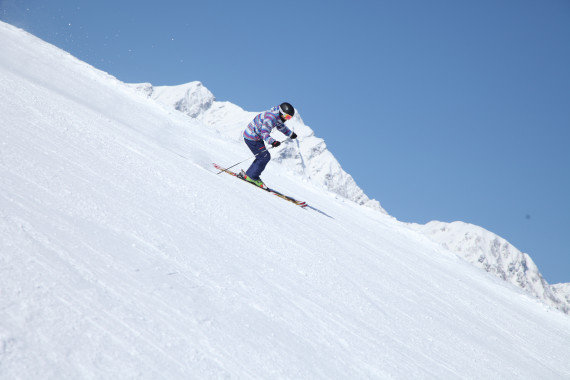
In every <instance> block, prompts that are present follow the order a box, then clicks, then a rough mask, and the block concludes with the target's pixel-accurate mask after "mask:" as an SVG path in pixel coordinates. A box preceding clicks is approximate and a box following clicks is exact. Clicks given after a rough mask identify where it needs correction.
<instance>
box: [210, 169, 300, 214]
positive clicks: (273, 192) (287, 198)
mask: <svg viewBox="0 0 570 380" xmlns="http://www.w3.org/2000/svg"><path fill="white" fill-rule="evenodd" d="M214 167H215V168H216V169H218V170H221V171H223V172H224V173H228V174H229V175H231V176H234V177H236V178H239V179H241V180H242V181H245V182H247V183H250V184H252V185H253V186H255V187H257V188H259V189H261V190H265V191H267V192H269V193H271V194H273V195H275V196H277V197H279V198H281V199H285V200H286V201H289V202H291V203H293V204H296V205H297V206H299V207H303V208H305V207H307V203H306V202H303V201H298V200H296V199H295V198H293V197H290V196H288V195H285V194H281V193H280V192H278V191H277V190H273V189H270V188H263V187H259V186H257V185H255V184H253V183H251V182H248V181H246V180H245V179H243V178H240V177H238V175H237V173H235V172H232V171H231V170H228V169H225V168H223V167H221V166H220V165H218V164H214Z"/></svg>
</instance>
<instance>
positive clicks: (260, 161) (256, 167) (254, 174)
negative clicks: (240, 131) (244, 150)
mask: <svg viewBox="0 0 570 380" xmlns="http://www.w3.org/2000/svg"><path fill="white" fill-rule="evenodd" d="M244 141H245V143H246V145H247V146H248V148H249V149H250V150H251V152H252V153H253V154H255V155H256V156H255V160H253V162H252V163H251V165H250V167H249V169H247V171H246V172H245V174H247V176H248V177H250V178H252V179H254V180H256V181H257V180H259V176H260V175H261V173H262V172H263V170H265V167H266V166H267V163H268V162H269V160H271V155H270V154H269V152H268V151H267V149H266V148H265V144H264V143H263V141H251V140H248V139H244Z"/></svg>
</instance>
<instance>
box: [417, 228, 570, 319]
mask: <svg viewBox="0 0 570 380" xmlns="http://www.w3.org/2000/svg"><path fill="white" fill-rule="evenodd" d="M411 226H412V227H413V228H415V229H417V230H419V231H421V232H422V233H424V234H426V235H427V236H428V237H429V238H430V239H432V240H433V241H435V242H437V243H439V244H441V245H442V246H443V247H445V248H446V249H449V250H450V251H452V252H454V253H456V254H457V255H459V256H460V257H462V258H464V259H466V260H467V261H469V262H470V263H472V264H474V265H475V266H477V267H479V268H482V269H484V270H485V271H487V272H489V273H492V274H494V275H496V276H497V277H499V278H500V279H502V280H504V281H507V282H510V283H512V284H513V285H516V286H518V287H520V288H522V289H525V290H526V291H527V292H529V293H530V294H532V295H534V296H536V297H538V298H539V299H541V300H543V301H545V302H546V303H548V304H549V305H552V306H554V307H556V308H558V309H560V310H562V311H563V312H565V313H569V312H570V302H568V298H567V297H564V296H563V294H564V291H565V289H566V290H567V289H568V287H565V286H563V285H564V284H560V286H559V287H558V289H559V290H558V291H556V290H555V289H553V288H552V287H551V286H550V285H549V284H548V283H547V282H546V280H545V279H544V278H543V277H542V274H541V273H540V271H539V270H538V267H537V266H536V264H535V263H534V261H532V259H531V257H530V256H529V255H527V254H526V253H522V252H521V251H519V250H518V249H517V248H515V247H514V246H513V245H511V244H510V243H509V242H508V241H506V240H505V239H503V238H501V237H500V236H498V235H496V234H494V233H492V232H490V231H487V230H486V229H484V228H482V227H479V226H475V225H473V224H469V223H464V222H453V223H445V222H439V221H433V222H429V223H427V224H425V225H419V224H411ZM566 285H570V284H566ZM560 295H562V296H560Z"/></svg>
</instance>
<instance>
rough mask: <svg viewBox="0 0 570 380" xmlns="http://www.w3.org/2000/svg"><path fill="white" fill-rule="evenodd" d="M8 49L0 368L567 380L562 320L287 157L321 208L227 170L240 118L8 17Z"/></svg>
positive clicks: (568, 338)
mask: <svg viewBox="0 0 570 380" xmlns="http://www.w3.org/2000/svg"><path fill="white" fill-rule="evenodd" d="M0 46H2V54H0V121H1V122H0V378H1V379H84V378H97V379H99V378H101V379H221V378H224V379H228V378H237V379H243V378H247V379H273V378H281V379H355V378H374V379H383V378H398V379H409V378H414V379H416V378H418V379H422V378H423V379H447V378H469V379H474V378H486V379H505V378H509V379H567V378H570V362H569V361H568V360H567V359H568V357H570V344H568V343H569V342H570V318H568V316H567V315H564V314H563V313H560V312H557V311H554V310H553V309H552V308H551V307H549V306H546V305H544V304H543V303H540V302H538V301H537V300H536V299H535V298H533V297H530V296H528V295H527V294H526V293H525V292H523V291H522V290H519V289H518V288H517V287H515V286H513V285H511V284H508V283H506V282H503V281H500V280H498V279H495V278H493V277H491V276H489V275H487V274H486V273H484V272H483V271H481V270H480V269H478V268H475V267H473V266H472V265H471V264H468V263H466V262H465V261H464V260H461V259H459V258H457V256H456V255H455V254H454V253H452V252H451V251H449V250H447V249H445V248H444V247H442V246H441V245H439V244H436V243H434V242H433V241H431V240H430V239H428V238H427V237H426V236H425V235H424V234H422V233H419V232H417V231H415V230H413V229H411V228H410V227H409V226H408V225H406V224H404V223H400V222H398V221H397V220H395V219H394V218H392V217H390V216H389V215H386V214H384V213H382V212H377V211H374V210H372V209H370V208H368V207H362V206H361V205H358V204H356V203H354V202H353V201H350V200H347V199H345V198H343V197H340V196H338V197H334V196H331V193H330V192H329V191H328V190H326V189H323V187H322V184H320V183H313V182H312V181H301V180H299V177H298V176H299V175H298V174H297V172H296V171H294V170H292V169H291V167H290V166H289V165H288V162H287V161H288V160H287V159H284V160H283V162H282V163H281V164H279V163H277V162H276V163H275V165H273V166H272V167H271V170H270V171H268V173H267V174H266V178H265V179H266V180H267V181H268V182H270V183H271V184H272V185H273V186H275V188H277V189H279V190H282V191H283V192H285V193H287V194H291V195H294V196H295V197H298V198H299V199H302V200H305V201H307V202H308V203H309V205H312V206H313V207H314V208H315V209H318V210H321V211H323V212H321V213H319V212H316V211H315V210H313V209H302V208H300V207H297V206H294V205H292V204H291V203H288V202H285V201H283V200H281V199H279V198H277V197H274V196H271V195H270V194H267V193H265V192H263V191H259V190H257V189H255V188H253V187H252V186H251V185H248V184H246V183H243V182H241V181H238V180H236V179H235V178H232V177H230V176H227V175H224V174H221V175H217V174H216V171H214V170H212V167H211V162H212V161H213V160H225V161H227V162H232V161H235V158H236V157H241V156H242V155H243V152H244V149H243V144H242V143H241V142H240V141H238V140H239V139H238V138H237V137H233V136H231V131H230V130H229V129H228V130H227V132H228V133H230V134H227V133H226V132H225V129H224V126H218V127H214V128H212V127H211V124H206V123H204V122H203V121H201V120H200V119H199V118H198V117H190V116H187V115H184V114H182V113H180V112H175V111H169V110H167V109H166V108H165V107H164V106H163V105H161V104H158V103H157V102H156V101H155V100H153V99H150V98H148V97H146V96H141V95H140V93H138V92H136V91H134V90H133V89H132V88H131V87H130V86H127V85H125V84H123V83H121V82H120V81H118V80H116V79H115V78H113V77H112V76H110V75H108V74H106V73H103V72H101V71H99V70H96V69H95V68H93V67H91V66H89V65H87V64H85V63H83V62H81V61H79V60H77V59H75V58H73V57H72V56H70V55H69V54H67V53H65V52H63V51H61V50H59V49H57V48H55V47H53V46H51V45H49V44H47V43H45V42H43V41H41V40H38V39H37V38H35V37H33V36H31V35H29V34H27V33H25V32H23V31H21V30H19V29H17V28H14V27H11V26H9V25H6V24H4V23H1V22H0ZM228 112H230V111H228ZM205 116H206V115H204V117H205ZM299 143H300V149H304V148H303V147H302V146H303V144H304V143H305V140H300V142H299ZM288 157H292V155H289V156H288Z"/></svg>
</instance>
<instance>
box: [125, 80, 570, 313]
mask: <svg viewBox="0 0 570 380" xmlns="http://www.w3.org/2000/svg"><path fill="white" fill-rule="evenodd" d="M131 86H132V87H134V88H135V89H137V90H138V91H140V92H142V93H143V94H145V95H146V96H149V97H152V98H153V99H155V100H157V101H158V102H159V103H161V104H164V105H165V106H166V107H167V108H168V109H174V110H177V111H180V112H182V113H184V114H186V115H188V116H190V117H191V118H193V119H197V120H199V121H200V122H201V123H202V124H203V125H205V126H207V127H210V128H213V129H215V130H216V131H217V132H219V133H220V134H222V135H224V136H225V137H227V138H228V139H230V140H235V141H241V139H242V132H243V129H244V126H245V125H247V123H249V122H250V121H251V120H252V119H253V118H254V117H255V115H256V114H257V112H246V111H244V110H243V109H242V108H240V107H238V106H236V105H234V104H232V103H230V102H218V101H216V99H215V97H214V95H213V94H212V93H211V92H210V91H209V90H208V89H207V88H205V87H204V86H203V85H202V83H200V82H191V83H187V84H184V85H180V86H162V87H153V86H152V85H151V84H149V83H142V84H133V85H131ZM288 124H289V126H290V127H291V128H293V129H294V130H295V131H296V132H297V133H298V134H299V136H300V137H299V140H298V141H296V144H289V145H288V146H287V147H286V148H285V149H281V150H279V151H278V152H279V153H278V155H277V157H276V158H275V159H274V162H279V163H281V164H282V165H284V166H287V168H288V169H289V170H290V172H291V173H293V174H294V175H295V176H296V177H297V178H301V179H304V180H306V181H308V182H311V183H313V184H315V185H317V186H320V187H322V188H325V189H328V190H331V191H333V192H334V193H336V194H339V195H340V196H342V197H344V198H347V199H350V200H353V201H355V202H357V203H359V204H365V205H367V206H369V207H372V208H374V209H377V210H379V211H381V212H384V213H386V211H385V210H384V209H382V207H381V206H380V204H379V202H378V201H375V200H370V199H369V198H368V197H367V196H366V195H365V194H364V192H363V191H362V190H361V189H360V188H359V187H358V186H357V185H356V183H355V182H354V180H353V179H352V177H351V176H350V175H349V174H347V173H346V172H345V171H344V170H342V168H341V167H340V164H339V163H338V161H337V160H336V159H335V158H334V157H333V156H332V154H331V153H330V152H329V151H328V150H327V148H326V145H325V143H324V141H323V140H322V139H320V138H317V137H315V135H314V132H313V131H312V129H310V128H309V127H307V126H306V125H305V124H304V123H303V121H302V120H301V118H300V116H299V114H298V113H297V115H296V117H295V119H294V120H292V121H291V122H289V123H288ZM411 226H412V227H414V228H416V229H417V230H418V231H420V232H422V233H424V234H425V235H426V236H428V237H429V238H430V239H431V240H433V241H435V242H437V243H438V244H441V245H442V246H444V247H445V248H446V249H449V250H451V251H452V252H454V253H455V254H457V255H459V256H460V257H462V258H464V259H466V260H467V261H468V262H470V263H472V264H474V265H476V266H478V267H479V268H481V269H484V270H485V271H487V272H490V273H493V274H495V275H496V276H497V277H498V278H501V279H502V280H504V281H508V282H510V283H512V284H514V285H516V286H518V287H520V288H521V289H524V290H525V291H527V292H528V293H529V294H532V295H533V296H535V297H537V298H539V299H541V300H543V301H544V302H545V303H546V304H548V305H552V306H554V307H556V308H557V309H559V310H561V311H563V312H565V313H569V312H570V302H568V301H567V297H565V296H564V294H559V293H561V292H562V290H560V289H562V287H560V286H559V287H558V289H559V290H558V291H556V289H554V288H552V287H551V286H550V285H549V284H548V283H547V282H546V280H545V279H544V278H543V277H542V274H541V273H540V271H539V270H538V268H537V267H536V265H535V264H534V262H533V261H532V259H531V258H530V256H528V255H527V254H524V253H522V252H520V251H519V250H517V249H516V248H515V247H514V246H512V245H511V244H510V243H509V242H508V241H506V240H505V239H503V238H501V237H500V236H498V235H495V234H493V233H492V232H490V231H487V230H485V229H483V228H481V227H479V226H475V225H472V224H468V223H463V222H453V223H444V222H435V221H434V222H430V223H428V224H426V225H417V224H411ZM562 293H563V292H562Z"/></svg>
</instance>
